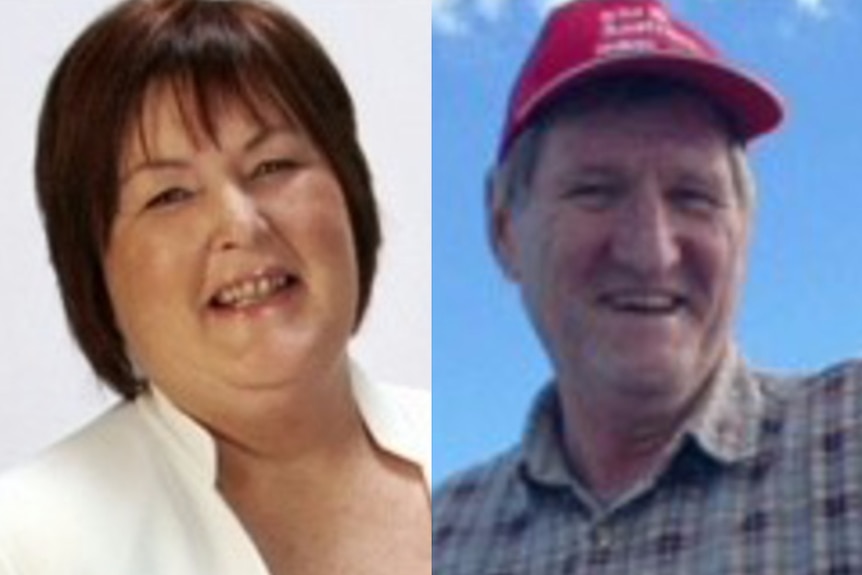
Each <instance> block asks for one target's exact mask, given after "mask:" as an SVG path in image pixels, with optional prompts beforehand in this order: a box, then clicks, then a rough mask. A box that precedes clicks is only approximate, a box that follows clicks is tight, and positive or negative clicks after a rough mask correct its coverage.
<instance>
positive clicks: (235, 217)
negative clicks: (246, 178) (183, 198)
mask: <svg viewBox="0 0 862 575" xmlns="http://www.w3.org/2000/svg"><path fill="white" fill-rule="evenodd" d="M212 218H213V227H212V229H213V234H212V239H211V242H210V243H211V246H212V247H213V248H214V249H216V250H229V249H236V248H242V247H250V246H253V245H254V244H255V243H256V242H258V241H259V240H260V238H261V236H262V235H263V234H264V233H265V230H266V228H267V223H266V217H265V214H264V213H263V210H262V209H261V206H260V203H259V199H258V198H256V197H255V196H254V195H253V194H252V193H250V192H249V191H248V190H245V189H244V188H242V186H240V185H238V184H236V183H234V182H225V183H223V184H222V185H221V186H220V187H219V188H218V190H217V192H216V193H214V194H212Z"/></svg>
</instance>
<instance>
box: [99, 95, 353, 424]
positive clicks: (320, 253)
mask: <svg viewBox="0 0 862 575" xmlns="http://www.w3.org/2000/svg"><path fill="white" fill-rule="evenodd" d="M189 101H192V99H189ZM257 115H258V116H259V117H260V118H259V120H258V119H255V118H254V115H253V114H250V113H249V112H248V110H247V109H246V108H245V107H243V106H242V105H234V106H231V105H225V106H223V107H222V108H220V109H218V110H217V113H216V114H214V118H213V119H214V123H215V125H214V126H213V128H214V136H215V138H214V139H213V138H210V137H208V136H207V135H206V132H205V131H204V130H203V129H201V128H200V126H198V125H196V124H195V122H192V123H189V122H188V120H189V118H188V117H187V118H185V119H184V118H183V116H182V114H181V113H180V108H179V106H178V103H177V100H176V98H175V96H174V93H173V92H172V91H171V90H170V89H161V90H152V91H151V93H150V94H149V95H148V97H147V100H146V101H145V107H144V113H143V117H142V118H141V123H140V128H141V130H140V131H138V130H137V129H133V130H132V131H131V134H130V135H129V137H128V138H127V147H126V150H125V151H124V157H123V162H122V165H121V169H120V174H121V176H120V177H121V183H120V195H119V209H118V213H117V215H116V217H115V218H114V221H113V222H112V228H111V233H110V238H109V243H108V248H107V250H106V253H105V255H104V265H105V273H106V281H107V285H108V290H109V292H110V296H111V301H112V304H113V308H114V312H115V315H116V318H117V323H118V325H119V328H120V330H121V332H122V333H123V336H124V337H125V341H126V345H127V347H128V351H129V354H130V356H131V357H132V358H133V360H134V361H135V362H136V363H137V364H138V366H139V367H140V368H141V369H142V370H143V371H144V372H145V374H146V375H147V376H148V377H149V378H150V379H151V380H152V381H153V382H154V383H155V384H157V385H158V386H159V388H160V389H162V390H163V391H164V392H165V393H167V394H168V395H169V396H171V397H172V399H174V401H176V402H177V403H178V404H180V405H181V406H183V407H185V408H186V410H187V411H189V412H192V413H193V414H194V413H195V412H196V411H198V410H199V409H200V411H206V410H211V409H213V407H212V406H216V405H221V406H222V407H223V406H226V405H231V404H232V402H233V401H235V400H236V398H238V397H239V396H240V395H242V394H243V393H245V392H260V391H264V390H270V391H273V390H276V391H277V390H281V389H285V388H287V389H294V388H296V386H297V385H302V384H303V383H306V382H308V383H311V384H315V383H318V382H319V381H320V380H321V379H324V378H328V377H331V376H332V375H333V374H336V373H339V372H340V370H341V369H342V368H343V367H344V366H345V365H346V362H345V358H346V345H347V341H348V339H349V337H350V334H351V331H352V327H353V324H354V318H355V313H356V305H357V294H358V280H357V269H356V257H355V253H354V245H353V239H352V233H351V229H350V223H349V218H348V213H347V207H346V204H345V201H344V196H343V193H342V190H341V187H340V185H339V183H338V181H337V179H336V177H335V175H334V173H333V171H332V169H331V168H330V166H329V164H328V162H327V161H326V160H325V158H324V157H322V156H321V154H320V153H319V151H318V150H317V149H316V147H315V146H314V145H313V143H312V142H311V141H310V139H309V138H308V137H307V136H306V135H305V134H304V133H303V131H302V130H301V129H299V128H298V127H297V126H296V125H295V124H294V123H292V122H291V121H289V120H286V119H285V118H284V117H283V116H282V115H281V114H279V113H276V112H274V111H273V110H271V109H262V110H259V114H257ZM191 116H192V119H194V117H195V115H194V114H192V115H191ZM141 136H142V137H141ZM237 394H240V395H237ZM206 406H209V407H206ZM216 409H220V408H216Z"/></svg>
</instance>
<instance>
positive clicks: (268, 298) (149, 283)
mask: <svg viewBox="0 0 862 575" xmlns="http://www.w3.org/2000/svg"><path fill="white" fill-rule="evenodd" d="M36 164H37V166H36V173H37V188H38V194H39V202H40V206H41V208H42V211H43V215H44V220H45V227H46V232H47V236H48V245H49V249H50V252H51V256H52V261H53V264H54V267H55V270H56V273H57V277H58V280H59V285H60V288H61V292H62V296H63V302H64V305H65V309H66V312H67V315H68V319H69V323H70V325H71V328H72V331H73V334H74V335H75V337H76V339H77V341H78V343H79V344H80V346H81V348H82V350H83V351H84V354H85V355H86V357H87V358H88V360H89V362H90V364H91V365H92V367H93V369H94V370H95V371H96V373H97V374H99V376H101V378H103V379H104V380H105V381H106V382H107V383H108V384H109V385H110V386H111V387H112V388H113V389H115V390H116V391H117V392H118V393H119V394H120V395H121V396H122V397H123V398H124V399H125V400H126V401H124V402H123V403H122V404H121V405H120V406H119V407H117V408H116V409H114V410H112V411H111V412H109V413H108V414H106V415H105V416H103V417H102V418H100V419H99V420H97V421H96V422H94V423H93V424H91V425H90V426H89V427H87V428H85V429H84V430H83V431H81V432H79V433H78V434H76V435H75V436H73V437H72V438H70V439H68V440H66V441H65V442H63V443H61V444H60V445H58V446H56V447H54V448H52V449H51V450H49V451H48V452H47V453H46V454H44V455H43V456H41V457H39V458H37V459H36V460H35V461H34V462H32V463H31V464H28V465H27V466H25V467H23V468H21V469H19V470H16V471H14V472H13V473H11V474H9V475H8V476H7V477H6V478H4V479H3V480H2V481H0V573H3V574H5V573H16V574H17V573H26V574H27V575H40V574H55V573H57V574H59V573H62V574H63V575H70V574H76V573H81V574H87V575H99V574H111V575H116V574H118V573H122V574H124V575H134V574H142V575H143V574H147V575H152V574H156V573H159V574H161V573H177V574H180V573H182V574H185V573H207V574H208V575H222V574H224V575H228V574H230V575H237V574H243V575H255V574H266V573H271V574H282V573H304V574H315V573H328V574H330V573H354V574H364V573H369V574H371V573H387V574H388V573H405V574H410V573H429V572H430V570H431V541H430V523H431V519H430V505H429V495H428V493H429V492H428V485H429V482H430V475H431V461H430V399H429V398H428V397H427V394H424V393H421V392H416V391H408V390H407V389H405V388H397V387H396V388H392V387H387V386H382V385H379V384H375V383H372V382H370V381H368V380H366V379H365V378H364V377H363V376H362V374H361V373H360V372H359V370H358V368H357V367H356V366H355V365H354V364H352V362H351V361H350V359H349V357H348V354H347V344H348V340H349V339H350V337H351V335H352V334H353V333H354V332H355V331H356V329H358V327H359V325H360V323H361V320H362V316H363V313H364V311H365V309H366V306H367V304H368V301H369V297H370V293H371V287H372V283H373V278H374V272H375V264H376V253H377V249H378V245H379V243H380V231H379V223H378V219H377V213H376V208H375V202H374V197H373V192H372V189H371V183H370V176H369V173H368V170H367V167H366V163H365V159H364V156H363V153H362V150H361V148H360V147H359V144H358V142H357V139H356V129H355V121H354V115H353V110H352V103H351V100H350V96H349V94H348V92H347V90H346V88H345V87H344V85H343V84H342V81H341V79H340V77H339V75H338V72H337V71H336V70H335V68H334V67H333V65H332V63H331V62H330V61H329V59H328V57H327V56H326V54H325V53H324V51H323V50H322V48H321V47H320V46H319V45H318V43H317V42H316V40H315V39H314V38H313V37H312V36H311V35H310V34H309V33H308V32H307V31H306V30H305V29H304V28H303V27H302V26H301V25H300V24H299V23H298V22H297V21H296V20H295V19H293V18H292V17H291V16H289V15H288V14H285V13H284V12H282V11H279V10H277V9H275V8H273V7H272V6H269V5H266V4H259V3H255V2H253V1H251V0H224V1H218V2H215V1H205V0H131V1H128V2H125V3H123V4H121V5H119V6H118V7H117V8H115V9H114V10H112V11H111V12H109V13H107V14H106V15H105V16H103V17H102V18H101V19H99V20H98V21H97V22H95V23H94V24H93V25H91V26H90V28H88V29H87V30H86V31H85V32H84V34H83V35H82V36H81V37H80V38H79V39H78V40H77V41H76V42H75V43H74V44H73V46H72V47H71V48H70V50H69V51H68V52H67V53H66V55H65V57H64V58H63V60H62V61H61V63H60V65H59V67H58V69H57V71H56V72H55V75H54V77H53V79H52V81H51V84H50V87H49V90H48V94H47V97H46V100H45V103H44V107H43V112H42V117H41V122H40V129H39V138H38V147H37V161H36Z"/></svg>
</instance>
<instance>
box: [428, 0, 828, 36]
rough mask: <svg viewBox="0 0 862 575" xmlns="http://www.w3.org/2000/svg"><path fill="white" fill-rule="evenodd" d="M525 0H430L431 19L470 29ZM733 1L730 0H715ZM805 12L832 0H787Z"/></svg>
mask: <svg viewBox="0 0 862 575" xmlns="http://www.w3.org/2000/svg"><path fill="white" fill-rule="evenodd" d="M519 1H523V0H431V8H432V22H433V27H434V30H435V31H438V32H443V33H447V34H457V33H465V32H467V31H469V29H470V25H469V22H470V20H471V19H476V18H479V19H482V20H487V21H494V20H496V19H497V18H499V17H500V15H501V14H502V13H503V12H504V11H505V10H506V9H507V8H508V7H509V6H511V5H513V4H514V3H515V2H519ZM530 1H531V2H532V4H533V5H534V6H535V7H536V9H537V10H539V11H540V12H541V13H546V12H547V11H549V10H551V9H552V8H554V7H556V6H559V5H560V4H564V3H565V2H567V1H568V0H530ZM712 1H726V2H728V1H730V0H712ZM788 1H789V2H792V4H793V5H794V6H795V7H796V8H798V9H799V10H800V11H801V12H803V13H804V14H806V15H808V16H811V17H814V18H817V19H825V18H827V17H828V16H829V15H830V12H829V8H828V7H827V4H828V2H829V0H788Z"/></svg>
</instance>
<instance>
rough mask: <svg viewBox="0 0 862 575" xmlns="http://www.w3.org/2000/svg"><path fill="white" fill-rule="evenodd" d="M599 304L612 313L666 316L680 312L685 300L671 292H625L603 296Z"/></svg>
mask: <svg viewBox="0 0 862 575" xmlns="http://www.w3.org/2000/svg"><path fill="white" fill-rule="evenodd" d="M599 302H600V303H601V304H602V305H603V306H606V307H608V308H610V309H611V310H613V311H616V312H621V313H628V314H638V315H646V316H666V315H672V314H675V313H678V312H680V311H681V310H682V309H683V308H685V306H686V299H685V298H684V297H683V296H681V295H679V294H675V293H671V292H664V291H662V292H658V291H626V292H615V293H609V294H605V295H602V296H600V297H599Z"/></svg>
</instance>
